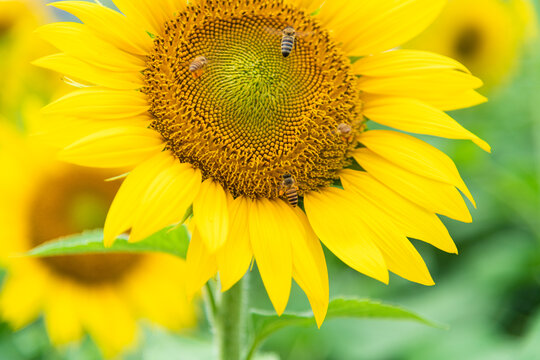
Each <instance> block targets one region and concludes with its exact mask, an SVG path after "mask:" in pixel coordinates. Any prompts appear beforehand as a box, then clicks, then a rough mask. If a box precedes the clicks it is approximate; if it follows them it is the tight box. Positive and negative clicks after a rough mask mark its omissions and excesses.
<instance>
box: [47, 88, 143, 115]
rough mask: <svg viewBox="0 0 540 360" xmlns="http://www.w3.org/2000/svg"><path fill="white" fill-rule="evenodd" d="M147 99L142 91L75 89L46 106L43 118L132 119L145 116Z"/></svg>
mask: <svg viewBox="0 0 540 360" xmlns="http://www.w3.org/2000/svg"><path fill="white" fill-rule="evenodd" d="M149 107H150V106H149V104H148V99H147V97H146V95H145V94H143V93H142V92H139V91H118V90H109V89H103V88H95V87H89V88H84V89H79V90H75V91H73V92H71V93H69V94H67V95H65V96H63V97H61V98H60V99H58V100H56V101H53V102H52V103H50V104H49V105H47V106H45V107H44V108H43V109H42V110H41V111H42V113H43V114H44V115H54V116H72V115H73V114H77V116H78V117H82V118H91V119H100V120H101V119H120V118H130V117H135V116H137V115H141V114H143V113H146V111H148V109H149Z"/></svg>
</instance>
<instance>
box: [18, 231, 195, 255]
mask: <svg viewBox="0 0 540 360" xmlns="http://www.w3.org/2000/svg"><path fill="white" fill-rule="evenodd" d="M188 244H189V235H188V233H187V230H186V228H185V227H184V226H174V227H168V228H165V229H163V230H161V231H158V232H157V233H155V234H153V235H151V236H149V237H147V238H146V239H144V240H142V241H139V242H135V243H130V242H128V241H127V236H120V237H119V238H117V239H116V241H115V242H114V244H113V246H111V247H109V248H106V247H105V246H103V230H102V229H98V230H90V231H85V232H83V233H80V234H76V235H70V236H66V237H63V238H60V239H57V240H52V241H48V242H46V243H43V244H41V245H39V246H37V247H35V248H34V249H32V250H30V251H28V252H27V253H25V254H23V255H26V256H34V257H44V256H55V255H76V254H97V253H134V252H162V253H167V254H172V255H175V256H178V257H180V258H183V259H185V258H186V253H187V248H188Z"/></svg>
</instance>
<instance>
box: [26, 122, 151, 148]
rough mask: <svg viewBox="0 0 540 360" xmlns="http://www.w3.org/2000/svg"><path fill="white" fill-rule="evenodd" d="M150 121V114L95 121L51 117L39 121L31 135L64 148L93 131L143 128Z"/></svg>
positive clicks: (55, 146) (53, 145)
mask: <svg viewBox="0 0 540 360" xmlns="http://www.w3.org/2000/svg"><path fill="white" fill-rule="evenodd" d="M150 122H151V118H150V116H147V115H143V116H137V117H135V118H128V119H113V120H105V121H95V120H93V119H81V118H69V117H52V118H47V119H46V121H41V122H40V127H41V128H37V129H35V130H34V131H35V132H34V133H33V134H32V137H33V138H35V139H37V140H38V141H40V142H42V143H44V144H49V145H51V146H52V147H54V148H59V149H62V148H65V147H68V146H69V145H71V144H73V143H74V142H76V141H78V140H80V139H82V138H85V137H87V136H90V135H92V134H94V133H97V132H100V131H103V130H107V129H110V128H116V127H138V128H141V129H145V128H147V127H148V125H149V124H150Z"/></svg>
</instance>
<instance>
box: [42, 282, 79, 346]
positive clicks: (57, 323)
mask: <svg viewBox="0 0 540 360" xmlns="http://www.w3.org/2000/svg"><path fill="white" fill-rule="evenodd" d="M49 286H51V287H52V286H54V287H52V288H50V289H49V292H50V293H49V297H48V298H47V299H46V302H45V304H44V309H43V311H44V313H45V314H46V315H45V327H46V328H47V333H48V334H49V338H50V340H51V342H52V343H53V344H55V345H56V346H58V345H65V344H68V343H70V342H74V341H77V340H79V339H80V338H81V337H82V335H83V329H82V327H81V321H80V314H79V311H78V310H77V308H78V304H77V303H76V302H74V301H73V300H74V293H75V289H73V288H72V286H70V285H69V284H67V283H62V282H60V283H58V284H49Z"/></svg>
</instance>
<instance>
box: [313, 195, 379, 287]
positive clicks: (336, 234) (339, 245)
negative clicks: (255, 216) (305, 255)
mask: <svg viewBox="0 0 540 360" xmlns="http://www.w3.org/2000/svg"><path fill="white" fill-rule="evenodd" d="M304 204H305V208H306V214H307V217H308V219H309V223H310V224H311V226H312V228H313V230H314V231H315V234H317V236H318V237H319V239H321V241H322V242H323V244H324V245H326V247H328V249H330V251H332V252H333V253H334V254H335V255H336V256H337V257H338V258H340V259H341V261H343V262H344V263H345V264H347V265H349V266H350V267H351V268H353V269H355V270H356V271H359V272H361V273H363V274H366V275H368V276H371V277H372V278H374V279H377V280H379V281H382V282H384V283H388V271H387V267H386V263H385V261H384V258H383V256H382V254H381V252H380V250H379V249H378V248H377V246H376V245H375V244H374V241H373V236H374V234H373V232H372V231H371V230H370V229H369V228H367V227H366V226H364V225H363V223H362V221H361V216H360V215H359V213H358V206H357V205H356V204H355V203H354V202H352V201H351V199H349V198H348V197H347V194H346V193H345V191H343V190H340V189H336V188H327V189H324V190H323V191H321V192H320V193H317V192H310V193H308V194H306V195H305V196H304Z"/></svg>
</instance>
